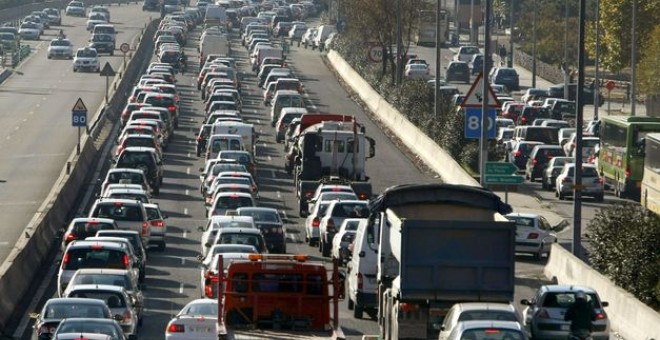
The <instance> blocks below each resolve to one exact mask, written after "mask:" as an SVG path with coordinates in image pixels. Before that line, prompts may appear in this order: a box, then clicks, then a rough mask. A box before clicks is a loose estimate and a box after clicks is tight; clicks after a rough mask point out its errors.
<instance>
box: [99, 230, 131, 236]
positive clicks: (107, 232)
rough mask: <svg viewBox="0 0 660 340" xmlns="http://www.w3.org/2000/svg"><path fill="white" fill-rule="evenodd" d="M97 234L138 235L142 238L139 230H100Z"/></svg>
mask: <svg viewBox="0 0 660 340" xmlns="http://www.w3.org/2000/svg"><path fill="white" fill-rule="evenodd" d="M96 233H97V234H98V233H101V235H103V234H110V233H112V234H116V235H138V236H140V233H139V232H138V231H137V230H111V229H109V230H99V231H97V232H96Z"/></svg>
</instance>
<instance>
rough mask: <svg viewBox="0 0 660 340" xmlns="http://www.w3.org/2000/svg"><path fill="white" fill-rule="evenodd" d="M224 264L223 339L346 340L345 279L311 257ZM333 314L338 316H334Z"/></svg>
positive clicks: (253, 258)
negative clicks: (342, 322)
mask: <svg viewBox="0 0 660 340" xmlns="http://www.w3.org/2000/svg"><path fill="white" fill-rule="evenodd" d="M222 268H225V267H224V265H223V260H222V258H221V259H220V260H219V261H218V273H220V275H219V278H218V280H217V281H218V291H219V292H222V294H218V326H217V332H218V339H219V340H223V339H235V340H240V339H272V340H277V339H282V340H284V339H345V337H344V335H343V332H342V330H341V328H340V327H339V325H338V321H339V300H340V299H343V298H344V296H343V295H344V293H343V292H344V288H343V279H341V278H340V274H339V271H338V265H337V262H336V261H335V262H333V264H332V269H331V270H328V269H327V268H326V265H325V264H324V263H323V262H320V261H311V260H310V258H309V257H308V256H306V255H267V254H250V255H248V259H247V260H234V261H232V262H231V263H230V264H229V265H228V266H227V269H226V270H223V269H222ZM331 313H332V317H331Z"/></svg>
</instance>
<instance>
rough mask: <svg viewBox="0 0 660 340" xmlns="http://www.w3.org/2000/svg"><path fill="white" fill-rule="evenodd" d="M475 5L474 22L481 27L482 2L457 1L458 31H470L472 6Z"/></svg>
mask: <svg viewBox="0 0 660 340" xmlns="http://www.w3.org/2000/svg"><path fill="white" fill-rule="evenodd" d="M473 3H474V21H475V23H476V24H477V25H478V26H481V20H482V14H481V0H457V1H456V4H457V6H458V7H456V9H455V10H456V25H457V27H456V28H457V29H458V30H469V29H470V19H471V16H472V14H473V11H472V4H473Z"/></svg>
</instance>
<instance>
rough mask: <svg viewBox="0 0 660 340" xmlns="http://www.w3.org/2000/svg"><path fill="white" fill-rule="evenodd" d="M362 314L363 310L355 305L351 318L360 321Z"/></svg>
mask: <svg viewBox="0 0 660 340" xmlns="http://www.w3.org/2000/svg"><path fill="white" fill-rule="evenodd" d="M363 313H364V308H362V306H359V305H357V304H356V305H355V309H354V310H353V317H354V318H356V319H362V315H363Z"/></svg>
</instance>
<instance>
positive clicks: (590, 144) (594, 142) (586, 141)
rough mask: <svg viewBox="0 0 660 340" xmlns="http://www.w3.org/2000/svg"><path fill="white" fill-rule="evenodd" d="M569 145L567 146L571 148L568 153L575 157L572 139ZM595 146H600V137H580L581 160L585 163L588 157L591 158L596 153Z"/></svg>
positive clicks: (575, 152) (575, 150)
mask: <svg viewBox="0 0 660 340" xmlns="http://www.w3.org/2000/svg"><path fill="white" fill-rule="evenodd" d="M566 144H568V143H566ZM571 146H572V147H571ZM571 146H569V148H570V149H571V153H570V154H569V156H571V157H577V155H576V154H577V149H576V148H575V143H574V141H571ZM597 147H600V138H598V137H590V136H584V137H582V162H584V163H586V162H587V161H588V160H589V158H591V156H593V155H594V154H595V153H596V148H597Z"/></svg>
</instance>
